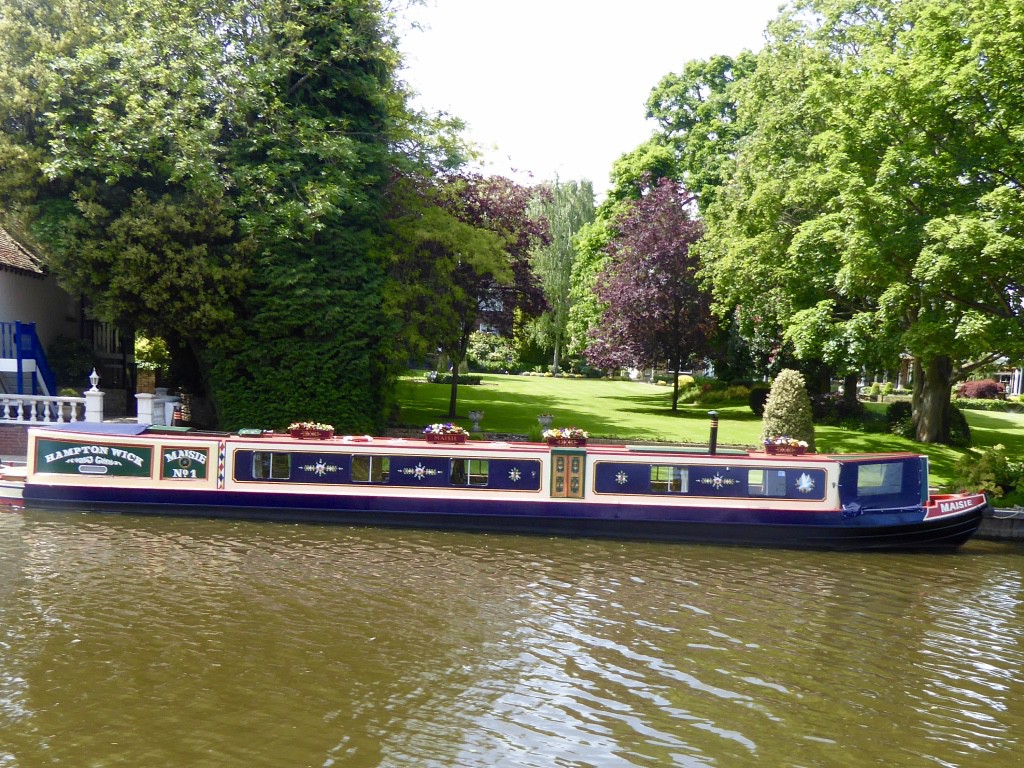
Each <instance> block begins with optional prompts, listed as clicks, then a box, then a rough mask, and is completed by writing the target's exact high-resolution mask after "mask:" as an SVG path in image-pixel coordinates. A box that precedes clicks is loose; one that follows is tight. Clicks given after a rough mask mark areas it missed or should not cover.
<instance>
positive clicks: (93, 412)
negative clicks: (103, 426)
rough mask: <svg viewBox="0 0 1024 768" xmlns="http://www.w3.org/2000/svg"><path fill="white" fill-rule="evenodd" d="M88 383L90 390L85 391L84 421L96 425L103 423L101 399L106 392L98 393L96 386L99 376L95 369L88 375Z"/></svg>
mask: <svg viewBox="0 0 1024 768" xmlns="http://www.w3.org/2000/svg"><path fill="white" fill-rule="evenodd" d="M89 383H90V384H92V388H91V389H87V390H85V420H86V421H87V422H89V423H90V424H98V423H100V422H102V421H103V398H104V397H106V392H100V389H99V387H98V386H97V385H98V384H99V383H100V376H99V374H98V373H96V369H95V368H93V369H92V373H90V374H89Z"/></svg>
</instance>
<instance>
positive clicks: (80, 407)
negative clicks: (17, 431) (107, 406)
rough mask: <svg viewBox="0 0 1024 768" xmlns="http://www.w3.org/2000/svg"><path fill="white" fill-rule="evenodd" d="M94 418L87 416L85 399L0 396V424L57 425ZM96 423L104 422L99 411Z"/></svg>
mask: <svg viewBox="0 0 1024 768" xmlns="http://www.w3.org/2000/svg"><path fill="white" fill-rule="evenodd" d="M90 417H91V418H90ZM96 417H97V414H95V413H88V412H87V407H86V398H84V397H66V396H64V395H55V396H49V395H11V394H0V424H56V423H65V422H72V421H92V420H93V419H96ZM97 420H98V421H102V420H103V410H102V407H101V408H100V412H99V414H98V419H97Z"/></svg>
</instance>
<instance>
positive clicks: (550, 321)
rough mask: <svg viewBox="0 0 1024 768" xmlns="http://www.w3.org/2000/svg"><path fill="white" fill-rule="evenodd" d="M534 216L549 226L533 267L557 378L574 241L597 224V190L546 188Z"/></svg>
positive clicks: (582, 185)
mask: <svg viewBox="0 0 1024 768" xmlns="http://www.w3.org/2000/svg"><path fill="white" fill-rule="evenodd" d="M530 211H531V214H532V215H533V216H534V217H536V218H543V219H545V220H546V221H547V223H548V228H549V233H550V238H551V240H550V242H549V243H548V244H546V245H543V246H541V247H539V248H538V249H537V250H536V251H534V253H533V258H532V266H533V270H534V272H535V273H536V274H537V275H538V277H539V278H540V282H541V286H542V287H543V290H544V298H545V300H546V301H547V304H548V307H549V309H548V311H547V312H545V313H544V314H543V315H541V317H540V318H538V321H537V325H538V327H539V328H541V329H542V331H543V332H542V335H543V337H544V338H545V339H546V340H547V342H548V344H549V345H550V347H551V348H553V353H552V360H551V371H552V373H554V374H555V375H558V372H559V369H560V366H561V358H562V351H563V349H564V347H565V336H566V327H567V325H568V323H569V310H570V309H571V308H572V293H571V291H572V270H573V265H574V264H575V263H576V256H577V250H576V244H575V238H576V236H577V234H579V232H580V230H581V229H582V228H583V226H584V225H585V224H588V223H590V222H591V221H593V220H594V186H593V184H591V183H590V182H589V181H587V180H584V181H582V182H575V181H570V182H567V183H564V184H563V183H562V182H560V181H558V180H557V179H556V180H555V181H554V182H553V183H551V184H548V185H545V186H544V187H543V188H542V190H541V193H540V194H539V195H538V196H537V197H535V198H534V200H533V202H532V203H531V206H530Z"/></svg>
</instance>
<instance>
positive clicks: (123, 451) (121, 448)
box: [36, 440, 153, 477]
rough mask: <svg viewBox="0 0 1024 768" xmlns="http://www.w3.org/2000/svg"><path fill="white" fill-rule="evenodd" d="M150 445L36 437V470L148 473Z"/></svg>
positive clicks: (72, 473)
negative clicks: (111, 443)
mask: <svg viewBox="0 0 1024 768" xmlns="http://www.w3.org/2000/svg"><path fill="white" fill-rule="evenodd" d="M152 465H153V449H152V448H150V447H148V446H139V445H116V444H115V445H109V444H107V443H98V442H97V443H90V442H83V441H81V440H39V441H38V442H37V443H36V471H37V472H54V473H57V474H61V475H108V476H114V477H149V476H150V475H151V467H152Z"/></svg>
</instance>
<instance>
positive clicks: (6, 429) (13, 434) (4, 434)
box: [0, 424, 28, 456]
mask: <svg viewBox="0 0 1024 768" xmlns="http://www.w3.org/2000/svg"><path fill="white" fill-rule="evenodd" d="M27 451H28V425H27V424H0V456H24V455H25V454H26V452H27Z"/></svg>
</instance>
